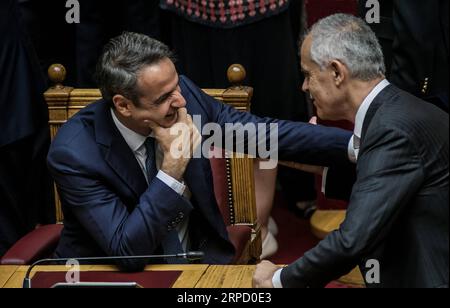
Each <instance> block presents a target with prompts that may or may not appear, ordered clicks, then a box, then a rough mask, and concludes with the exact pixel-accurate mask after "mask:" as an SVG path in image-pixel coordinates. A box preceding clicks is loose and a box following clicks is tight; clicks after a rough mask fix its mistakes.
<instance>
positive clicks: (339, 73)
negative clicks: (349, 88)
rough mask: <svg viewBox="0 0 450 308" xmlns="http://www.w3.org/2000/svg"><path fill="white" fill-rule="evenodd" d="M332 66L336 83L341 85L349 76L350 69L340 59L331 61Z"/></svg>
mask: <svg viewBox="0 0 450 308" xmlns="http://www.w3.org/2000/svg"><path fill="white" fill-rule="evenodd" d="M330 68H331V73H332V75H333V81H334V84H335V85H336V86H337V87H339V86H340V85H342V83H343V82H344V80H345V79H346V78H347V77H348V69H347V67H346V66H345V65H344V64H343V63H342V62H341V61H338V60H333V61H331V63H330Z"/></svg>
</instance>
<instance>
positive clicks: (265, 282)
mask: <svg viewBox="0 0 450 308" xmlns="http://www.w3.org/2000/svg"><path fill="white" fill-rule="evenodd" d="M279 269H280V267H279V266H276V265H275V264H273V263H272V262H269V261H265V260H264V261H262V262H261V263H259V264H258V265H256V270H255V273H254V275H253V287H254V288H273V284H272V277H273V274H275V272H276V271H277V270H279Z"/></svg>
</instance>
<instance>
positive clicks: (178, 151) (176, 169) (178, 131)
mask: <svg viewBox="0 0 450 308" xmlns="http://www.w3.org/2000/svg"><path fill="white" fill-rule="evenodd" d="M148 124H149V126H150V128H151V129H152V131H153V133H154V135H155V139H156V140H157V141H158V143H159V145H160V147H161V149H162V151H163V154H164V158H163V162H162V164H161V170H162V171H164V172H165V173H166V174H168V175H170V176H172V177H173V178H174V179H176V180H180V179H181V177H182V176H183V174H184V171H185V169H186V166H187V164H188V163H189V160H190V159H191V158H192V155H193V153H194V151H195V149H196V148H197V147H198V146H199V145H200V143H201V135H200V133H199V131H198V130H197V127H196V126H195V125H194V123H193V121H192V117H191V116H190V115H189V114H187V110H186V108H179V109H178V110H177V121H176V123H175V124H174V125H172V127H168V128H164V127H161V126H159V125H158V124H156V123H155V122H152V121H148Z"/></svg>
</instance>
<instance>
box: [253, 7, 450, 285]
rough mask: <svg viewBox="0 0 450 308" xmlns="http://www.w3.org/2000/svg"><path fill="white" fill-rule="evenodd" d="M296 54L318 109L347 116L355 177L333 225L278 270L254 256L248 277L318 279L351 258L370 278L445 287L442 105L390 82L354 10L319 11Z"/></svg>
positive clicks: (341, 270)
mask: <svg viewBox="0 0 450 308" xmlns="http://www.w3.org/2000/svg"><path fill="white" fill-rule="evenodd" d="M301 55H302V64H301V65H302V70H303V71H304V73H305V77H306V79H305V82H304V84H303V90H304V91H308V92H309V93H310V95H311V96H312V98H313V100H314V104H315V106H316V107H317V112H318V115H319V116H320V118H322V119H328V120H341V119H345V120H348V121H352V122H353V123H354V124H355V129H354V135H353V137H352V140H353V142H352V144H353V152H354V154H355V159H356V160H357V180H356V183H355V184H354V186H353V190H352V194H351V197H350V203H349V205H348V209H347V215H346V218H345V220H344V222H343V223H342V224H341V226H340V228H339V229H338V230H336V231H334V232H332V233H330V234H329V235H328V236H327V237H326V238H325V239H324V240H322V241H321V242H320V243H319V244H318V245H317V246H316V247H314V248H313V249H311V250H310V251H308V252H306V253H305V255H304V256H303V257H302V258H300V259H299V260H297V261H296V262H294V263H292V264H291V265H289V266H288V267H286V268H284V269H279V268H278V267H277V266H275V265H273V264H271V263H270V262H267V261H265V262H262V263H261V264H260V265H259V266H258V268H257V270H256V272H255V276H254V285H255V286H257V287H271V286H276V287H280V286H282V287H322V286H324V285H325V284H326V283H328V282H329V281H331V280H333V279H337V278H339V277H340V276H342V275H344V274H346V273H348V272H349V271H350V270H351V269H352V268H354V267H355V266H356V265H358V264H359V265H360V269H361V271H362V273H363V275H364V278H365V279H366V284H367V285H368V286H372V287H448V257H449V255H448V248H449V240H448V237H449V232H448V226H449V216H448V214H449V213H448V208H449V205H448V201H449V200H448V189H449V186H448V185H449V182H448V167H449V166H448V161H449V157H448V148H449V136H448V114H446V113H445V112H443V111H442V110H440V109H439V108H437V107H435V106H434V105H432V104H429V103H426V102H424V101H422V100H420V99H418V98H416V97H414V96H412V95H410V94H408V93H406V92H404V91H402V90H400V89H398V88H397V87H395V86H393V85H392V84H389V82H388V81H387V80H386V79H385V77H384V73H385V67H384V63H383V54H382V52H381V48H380V45H379V43H378V41H377V39H376V37H375V35H374V33H373V32H372V31H371V30H370V28H369V27H368V26H367V25H366V24H365V23H364V22H363V21H362V20H361V19H359V18H356V17H353V16H350V15H344V14H336V15H332V16H329V17H327V18H324V19H322V20H321V21H319V22H318V23H317V24H315V25H314V26H313V28H312V29H311V31H310V33H309V34H308V35H307V37H306V39H305V40H304V42H303V45H302V50H301Z"/></svg>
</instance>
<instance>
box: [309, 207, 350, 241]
mask: <svg viewBox="0 0 450 308" xmlns="http://www.w3.org/2000/svg"><path fill="white" fill-rule="evenodd" d="M345 213H346V211H345V210H317V211H315V212H314V214H313V215H312V216H311V222H310V223H311V231H312V233H313V234H314V235H315V236H317V237H318V238H319V239H323V238H325V236H327V235H328V233H330V232H332V231H334V230H336V229H338V228H339V226H340V225H341V223H342V222H343V221H344V219H345Z"/></svg>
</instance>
